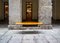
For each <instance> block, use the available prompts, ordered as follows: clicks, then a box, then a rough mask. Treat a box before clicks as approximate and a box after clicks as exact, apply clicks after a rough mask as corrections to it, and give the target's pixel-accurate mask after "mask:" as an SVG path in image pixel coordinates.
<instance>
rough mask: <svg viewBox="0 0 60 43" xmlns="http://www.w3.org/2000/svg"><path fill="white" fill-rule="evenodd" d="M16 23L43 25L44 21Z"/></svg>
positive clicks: (21, 23)
mask: <svg viewBox="0 0 60 43" xmlns="http://www.w3.org/2000/svg"><path fill="white" fill-rule="evenodd" d="M16 24H20V25H38V24H40V25H42V24H43V23H42V22H16Z"/></svg>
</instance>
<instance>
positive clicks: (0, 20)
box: [0, 0, 9, 27]
mask: <svg viewBox="0 0 60 43" xmlns="http://www.w3.org/2000/svg"><path fill="white" fill-rule="evenodd" d="M8 19H9V18H8V0H0V27H8V24H9V23H8V22H9V20H8Z"/></svg>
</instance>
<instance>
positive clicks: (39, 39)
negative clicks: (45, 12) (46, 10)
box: [0, 25, 60, 43]
mask: <svg viewBox="0 0 60 43" xmlns="http://www.w3.org/2000/svg"><path fill="white" fill-rule="evenodd" d="M0 43H60V25H53V29H49V30H42V29H39V30H31V31H29V30H24V31H23V30H8V28H7V27H5V28H0Z"/></svg>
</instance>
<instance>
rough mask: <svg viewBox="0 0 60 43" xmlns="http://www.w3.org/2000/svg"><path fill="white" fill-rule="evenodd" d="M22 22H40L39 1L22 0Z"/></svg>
mask: <svg viewBox="0 0 60 43" xmlns="http://www.w3.org/2000/svg"><path fill="white" fill-rule="evenodd" d="M22 22H38V0H22ZM28 26H30V25H28ZM31 26H37V25H31Z"/></svg>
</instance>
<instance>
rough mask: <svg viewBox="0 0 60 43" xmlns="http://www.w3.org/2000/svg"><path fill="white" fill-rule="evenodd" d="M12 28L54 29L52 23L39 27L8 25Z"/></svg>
mask: <svg viewBox="0 0 60 43" xmlns="http://www.w3.org/2000/svg"><path fill="white" fill-rule="evenodd" d="M8 28H9V29H10V30H26V29H52V25H40V26H38V27H22V26H21V25H8Z"/></svg>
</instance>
